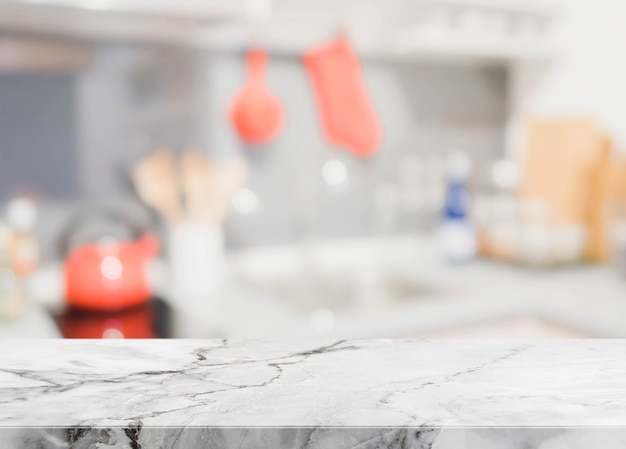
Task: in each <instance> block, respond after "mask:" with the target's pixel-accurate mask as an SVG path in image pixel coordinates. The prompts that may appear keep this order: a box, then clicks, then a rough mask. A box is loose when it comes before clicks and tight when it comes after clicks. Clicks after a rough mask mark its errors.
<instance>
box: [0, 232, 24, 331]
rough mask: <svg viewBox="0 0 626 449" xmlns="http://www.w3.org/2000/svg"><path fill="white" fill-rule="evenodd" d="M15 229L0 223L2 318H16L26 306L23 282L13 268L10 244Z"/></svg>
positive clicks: (0, 303)
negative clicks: (10, 257)
mask: <svg viewBox="0 0 626 449" xmlns="http://www.w3.org/2000/svg"><path fill="white" fill-rule="evenodd" d="M12 239H13V231H12V230H11V228H10V227H9V226H7V225H6V224H4V223H0V319H9V318H16V317H18V316H19V315H20V314H21V311H22V309H23V306H24V296H23V292H22V288H21V282H20V279H19V278H18V276H17V275H16V273H15V272H14V271H13V269H12V268H11V263H10V259H9V246H10V244H11V240H12Z"/></svg>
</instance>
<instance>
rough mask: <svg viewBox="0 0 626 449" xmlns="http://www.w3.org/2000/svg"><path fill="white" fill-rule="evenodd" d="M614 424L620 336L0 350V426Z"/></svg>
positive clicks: (623, 387)
mask: <svg viewBox="0 0 626 449" xmlns="http://www.w3.org/2000/svg"><path fill="white" fill-rule="evenodd" d="M133 422H140V423H141V424H142V425H143V426H144V427H146V426H148V427H149V426H411V427H419V426H445V427H451V426H452V427H454V426H457V427H463V426H472V427H502V426H506V427H511V426H514V427H528V426H531V427H533V426H539V427H541V426H568V427H577V426H587V427H589V426H591V427H596V426H600V427H605V426H619V427H621V426H626V340H545V341H536V340H535V341H496V340H494V341H480V340H415V341H408V340H363V341H337V342H322V343H320V342H317V343H305V342H299V343H297V342H289V343H287V342H282V343H279V342H254V341H249V342H243V341H217V340H206V341H201V340H151V341H148V340H143V341H130V340H117V341H112V340H108V341H94V340H92V341H80V340H45V341H44V340H40V341H36V340H31V341H2V342H0V427H29V426H39V427H58V426H62V427H73V426H125V425H128V424H129V423H133Z"/></svg>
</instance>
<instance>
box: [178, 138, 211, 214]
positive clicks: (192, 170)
mask: <svg viewBox="0 0 626 449" xmlns="http://www.w3.org/2000/svg"><path fill="white" fill-rule="evenodd" d="M180 168H181V178H182V186H183V193H184V196H185V208H186V218H187V219H190V220H192V221H198V222H207V221H209V220H210V217H209V213H210V204H211V202H212V198H213V196H214V195H215V177H216V172H217V169H216V167H215V165H214V164H213V162H211V161H210V160H209V159H208V158H207V157H205V156H204V155H202V154H201V153H200V152H199V151H196V150H192V151H187V152H185V153H184V154H183V156H182V160H181V165H180Z"/></svg>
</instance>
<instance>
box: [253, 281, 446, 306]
mask: <svg viewBox="0 0 626 449" xmlns="http://www.w3.org/2000/svg"><path fill="white" fill-rule="evenodd" d="M256 287H257V288H259V289H260V290H261V291H263V292H264V293H266V294H268V295H270V296H271V297H273V298H275V299H276V300H278V301H280V302H281V303H284V304H286V305H288V306H289V307H291V308H293V309H296V310H297V311H298V312H301V313H311V312H314V311H316V310H319V309H328V310H332V311H334V312H338V313H341V312H349V311H351V310H355V309H358V308H363V307H372V306H374V307H376V306H380V307H383V306H394V305H400V303H408V302H415V301H420V300H424V299H433V298H437V297H443V296H444V295H445V294H446V293H448V291H447V290H446V289H444V288H442V287H441V286H439V285H436V284H434V283H429V282H428V281H425V280H417V279H406V278H402V277H401V276H392V275H384V274H379V273H369V274H368V273H362V274H354V273H352V272H328V273H323V272H321V273H314V274H299V275H291V276H286V277H282V278H274V279H271V280H264V281H262V282H259V283H257V284H256Z"/></svg>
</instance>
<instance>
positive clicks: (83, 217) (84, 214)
mask: <svg viewBox="0 0 626 449" xmlns="http://www.w3.org/2000/svg"><path fill="white" fill-rule="evenodd" d="M95 219H101V220H105V221H108V222H113V223H123V224H124V225H125V226H126V227H127V228H128V229H129V230H130V231H131V233H132V236H133V237H132V238H133V240H135V241H139V240H140V239H141V238H142V237H143V236H145V235H147V234H149V232H148V228H147V226H146V225H143V224H141V223H139V221H138V220H131V219H130V218H129V217H128V215H125V214H123V213H121V212H119V211H115V210H111V209H95V208H92V209H88V210H82V211H80V212H78V213H76V214H74V216H72V217H71V218H70V219H69V220H68V222H67V223H66V225H65V227H64V228H63V230H62V231H61V233H60V236H59V240H58V242H59V243H58V251H59V255H60V256H61V257H62V258H63V259H65V258H66V257H67V256H68V255H69V253H70V250H71V248H70V244H71V240H72V237H73V236H74V234H76V232H77V231H78V230H79V229H80V228H81V227H83V226H84V225H85V224H86V223H88V222H89V221H90V220H95Z"/></svg>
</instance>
